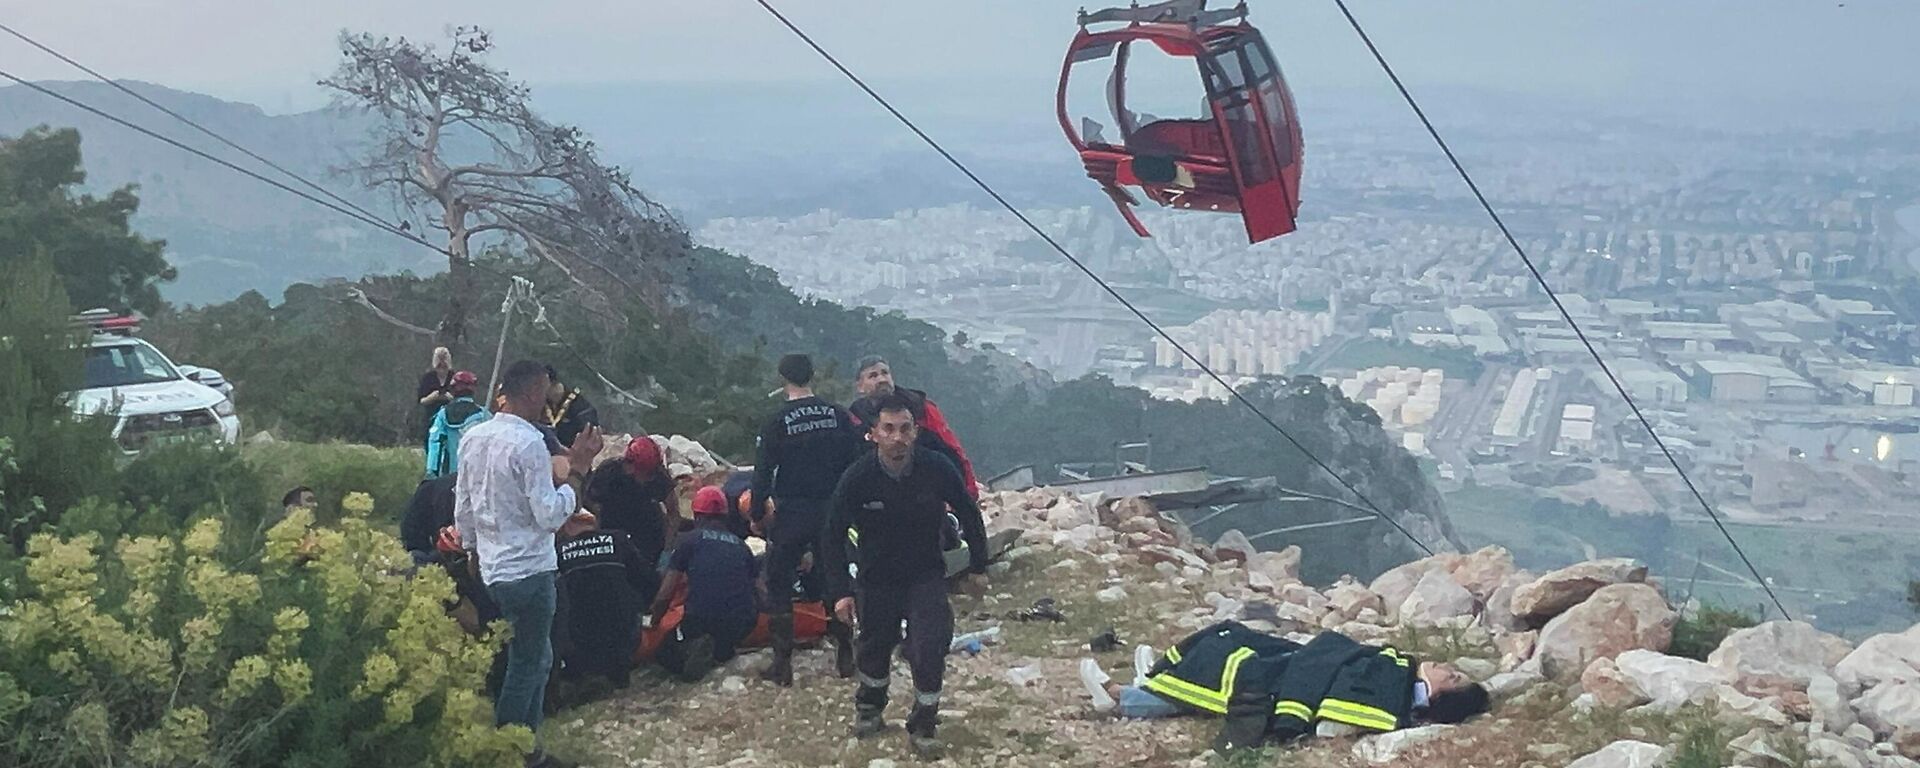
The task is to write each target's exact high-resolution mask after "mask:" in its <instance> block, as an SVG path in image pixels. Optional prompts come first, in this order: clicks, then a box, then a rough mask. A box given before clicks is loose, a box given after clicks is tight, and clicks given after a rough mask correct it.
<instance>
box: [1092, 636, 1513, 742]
mask: <svg viewBox="0 0 1920 768" xmlns="http://www.w3.org/2000/svg"><path fill="white" fill-rule="evenodd" d="M1088 661H1089V662H1090V661H1091V660H1088ZM1081 669H1082V671H1081V679H1082V682H1084V683H1085V684H1087V686H1088V687H1089V692H1091V691H1092V689H1093V688H1094V687H1095V686H1096V685H1100V684H1104V683H1105V681H1104V680H1103V679H1099V678H1103V677H1104V675H1103V674H1102V673H1101V672H1100V671H1099V668H1098V666H1097V665H1094V664H1089V663H1086V662H1083V663H1082V667H1081ZM1096 676H1098V677H1096ZM1142 678H1143V679H1142V680H1140V681H1137V684H1136V685H1131V686H1109V687H1107V688H1106V689H1105V691H1104V692H1105V693H1106V694H1107V695H1108V696H1109V697H1111V698H1112V699H1115V700H1117V711H1118V713H1119V714H1120V716H1122V717H1135V718H1155V717H1171V716H1175V715H1179V714H1184V713H1188V712H1202V713H1207V714H1214V715H1220V716H1222V717H1224V718H1225V722H1224V725H1223V727H1222V730H1221V734H1220V738H1219V740H1218V741H1217V742H1216V746H1217V747H1218V748H1221V749H1230V748H1241V747H1259V746H1261V745H1263V744H1266V743H1269V742H1279V743H1285V742H1289V741H1292V740H1294V739H1298V738H1300V737H1303V736H1306V735H1308V734H1310V733H1312V732H1313V731H1314V729H1315V726H1316V725H1322V726H1324V725H1325V724H1336V725H1337V726H1338V727H1341V728H1345V729H1353V730H1359V731H1362V732H1376V733H1378V732H1386V731H1392V730H1397V729H1401V728H1410V727H1413V725H1414V724H1415V723H1448V724H1453V723H1459V722H1462V721H1465V720H1466V719H1467V718H1469V717H1472V716H1474V715H1478V714H1481V713H1483V712H1486V711H1487V708H1488V703H1489V697H1488V694H1487V690H1486V688H1484V687H1482V686H1480V685H1479V684H1476V683H1474V682H1472V681H1471V680H1469V679H1468V678H1467V676H1466V675H1465V674H1463V673H1462V672H1460V670H1459V669H1457V668H1455V667H1454V666H1452V665H1450V664H1443V663H1439V662H1431V661H1420V660H1418V659H1415V658H1414V657H1412V656H1409V655H1406V654H1402V653H1400V652H1399V651H1397V650H1395V649H1394V648H1393V647H1391V646H1373V645H1366V644H1363V643H1360V642H1358V641H1356V640H1354V639H1352V638H1349V637H1347V636H1346V635H1342V634H1340V633H1338V632H1323V633H1321V634H1319V635H1317V636H1315V637H1314V638H1313V639H1312V640H1310V641H1308V642H1307V643H1306V644H1305V645H1301V644H1299V643H1295V642H1292V641H1290V640H1286V639H1284V638H1279V637H1274V636H1272V635H1268V634H1265V633H1262V632H1259V631H1256V630H1253V629H1251V628H1248V627H1247V626H1246V625H1244V624H1241V623H1239V622H1237V621H1223V622H1220V623H1218V624H1215V625H1213V626H1210V627H1207V628H1205V629H1202V630H1200V631H1198V632H1195V633H1193V634H1191V635H1188V636H1187V637H1186V638H1185V639H1183V640H1181V641H1180V642H1179V644H1177V645H1175V646H1174V647H1173V648H1170V649H1168V650H1167V652H1166V654H1165V655H1164V656H1162V657H1160V658H1159V659H1158V660H1157V661H1156V662H1155V663H1154V664H1153V666H1152V667H1151V668H1150V669H1148V670H1146V671H1145V672H1144V673H1143V674H1142ZM1096 698H1097V697H1096Z"/></svg>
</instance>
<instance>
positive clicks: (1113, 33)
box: [1058, 0, 1301, 243]
mask: <svg viewBox="0 0 1920 768" xmlns="http://www.w3.org/2000/svg"><path fill="white" fill-rule="evenodd" d="M1246 14H1247V8H1246V4H1245V3H1244V2H1243V3H1241V4H1240V5H1238V6H1236V7H1235V8H1233V9H1229V10H1217V11H1208V10H1206V0H1168V2H1163V3H1159V4H1156V5H1150V6H1134V7H1130V8H1110V9H1107V10H1104V11H1098V12H1095V13H1086V12H1084V11H1083V12H1082V13H1081V14H1080V33H1079V34H1078V35H1076V36H1075V37H1074V39H1073V45H1072V47H1070V48H1069V49H1068V50H1067V59H1066V63H1065V64H1063V65H1062V66H1061V70H1060V93H1059V98H1058V109H1059V117H1060V127H1061V129H1062V130H1064V131H1066V133H1067V140H1068V141H1071V142H1073V147H1074V149H1076V150H1078V151H1079V153H1080V162H1081V163H1082V164H1083V165H1085V166H1086V169H1087V175H1088V176H1090V177H1092V178H1093V180H1094V181H1097V182H1100V186H1101V188H1102V189H1104V190H1105V191H1106V193H1107V196H1108V197H1110V198H1112V199H1113V202H1114V205H1115V206H1116V207H1118V208H1119V209H1120V214H1121V215H1122V216H1125V217H1126V219H1127V223H1128V224H1130V225H1132V226H1133V231H1134V232H1135V233H1137V234H1139V235H1140V236H1141V237H1149V236H1150V235H1149V233H1148V232H1147V229H1146V227H1145V226H1144V225H1142V224H1141V223H1140V219H1139V218H1138V217H1137V216H1135V215H1134V212H1133V209H1132V206H1134V205H1138V204H1139V203H1138V200H1136V199H1135V198H1134V196H1133V194H1132V193H1131V192H1129V191H1128V190H1127V189H1126V187H1129V186H1131V187H1138V188H1139V189H1140V190H1141V191H1143V192H1144V193H1145V194H1146V196H1147V197H1148V198H1149V199H1151V200H1153V201H1154V202H1156V203H1159V204H1160V205H1163V206H1166V207H1170V208H1181V209H1193V210H1202V211H1222V212H1232V213H1239V214H1240V217H1241V219H1242V220H1243V221H1244V222H1245V224H1246V228H1247V241H1248V242H1252V243H1257V242H1260V241H1262V240H1266V239H1269V238H1273V237H1278V236H1280V235H1284V234H1286V233H1288V232H1292V231H1293V230H1294V218H1295V217H1296V216H1297V215H1298V214H1299V212H1300V147H1301V141H1300V122H1299V120H1298V119H1297V116H1296V114H1295V112H1294V107H1293V94H1292V93H1291V92H1289V91H1288V90H1287V84H1286V80H1285V79H1284V78H1283V77H1282V76H1281V74H1280V67H1279V65H1278V64H1277V63H1275V62H1274V59H1273V53H1272V51H1270V50H1268V48H1267V43H1266V40H1265V39H1264V38H1262V37H1261V36H1260V31H1259V30H1257V29H1254V28H1253V26H1251V25H1249V24H1247V22H1246ZM1116 22H1117V23H1122V24H1124V26H1120V27H1117V28H1110V29H1105V30H1098V31H1096V30H1092V29H1089V26H1090V25H1096V24H1111V23H1116ZM1148 44H1151V45H1153V46H1154V47H1155V48H1157V49H1158V51H1159V52H1161V53H1164V54H1165V55H1166V56H1169V57H1176V58H1182V59H1192V60H1194V61H1195V62H1196V65H1197V68H1198V73H1199V75H1200V79H1201V82H1202V84H1203V85H1204V87H1205V89H1206V104H1205V110H1206V113H1205V116H1203V117H1199V118H1188V119H1182V118H1173V119H1159V118H1155V117H1153V116H1152V115H1149V114H1143V113H1137V112H1134V111H1132V110H1130V109H1129V108H1128V88H1127V86H1128V83H1129V81H1130V80H1129V72H1128V63H1129V61H1130V59H1131V58H1132V57H1133V54H1134V53H1135V51H1136V49H1138V48H1139V47H1140V46H1144V45H1148ZM1108 62H1111V64H1110V66H1109V65H1108V64H1107V63H1108ZM1076 67H1079V68H1082V69H1081V73H1082V74H1087V73H1089V70H1094V69H1105V70H1107V71H1108V72H1109V74H1108V77H1107V83H1106V85H1107V88H1106V101H1107V105H1106V106H1107V109H1108V114H1107V115H1106V116H1110V117H1111V118H1112V119H1113V120H1114V122H1115V124H1116V125H1117V126H1118V128H1119V130H1118V134H1119V135H1118V136H1117V137H1106V136H1103V135H1101V131H1102V130H1103V128H1104V126H1101V125H1100V124H1099V123H1098V122H1096V121H1094V120H1091V119H1083V120H1082V121H1081V125H1080V126H1078V128H1079V129H1078V130H1076V126H1075V125H1074V122H1073V119H1072V118H1071V117H1070V116H1069V114H1068V85H1069V82H1070V79H1071V78H1072V76H1073V75H1074V74H1075V69H1076Z"/></svg>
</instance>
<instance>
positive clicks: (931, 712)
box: [907, 704, 940, 758]
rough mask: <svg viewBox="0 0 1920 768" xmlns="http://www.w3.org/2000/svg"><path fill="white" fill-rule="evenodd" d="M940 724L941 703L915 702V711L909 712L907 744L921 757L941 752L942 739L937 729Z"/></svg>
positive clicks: (932, 755)
mask: <svg viewBox="0 0 1920 768" xmlns="http://www.w3.org/2000/svg"><path fill="white" fill-rule="evenodd" d="M939 726H940V705H938V704H914V705H913V711H912V712H910V713H908V714H907V746H909V747H911V748H912V749H913V753H914V754H915V755H917V756H919V757H923V758H925V757H934V756H936V755H938V753H939V752H940V739H939V737H938V736H936V735H935V731H937V730H939Z"/></svg>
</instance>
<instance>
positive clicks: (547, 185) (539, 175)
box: [320, 27, 689, 344]
mask: <svg viewBox="0 0 1920 768" xmlns="http://www.w3.org/2000/svg"><path fill="white" fill-rule="evenodd" d="M451 38H452V40H451V43H452V44H451V46H450V48H449V49H448V50H447V51H445V52H442V51H439V50H437V49H435V48H434V47H433V46H431V45H422V44H417V43H414V42H410V41H408V40H407V39H406V38H388V37H376V36H374V35H371V34H366V33H359V34H354V33H346V32H343V33H341V36H340V52H341V55H342V57H343V60H342V61H341V62H340V67H339V69H338V70H337V71H335V72H334V73H333V75H332V76H331V77H328V78H327V79H324V80H321V81H320V84H321V85H322V86H325V87H327V88H330V89H332V90H333V91H334V92H335V98H334V106H335V107H336V108H337V109H342V110H347V111H352V112H358V113H364V114H370V115H372V116H374V117H376V118H378V119H377V121H376V122H375V127H374V129H373V130H374V135H373V139H374V141H373V143H372V146H371V147H370V149H369V151H368V153H367V156H366V157H365V158H363V159H361V160H360V161H358V162H357V163H355V164H354V165H352V166H350V167H348V168H347V169H345V170H347V171H348V172H350V173H353V174H355V175H357V176H358V177H360V178H361V179H362V180H363V181H364V182H365V183H366V184H367V185H368V186H370V187H373V188H376V189H383V190H386V191H388V192H391V193H393V194H394V195H395V196H396V199H397V200H398V201H399V202H400V204H401V206H402V207H403V208H404V209H405V210H406V212H407V213H408V215H409V216H410V217H417V218H418V219H419V220H422V221H424V223H425V226H426V227H428V228H431V229H435V230H439V231H440V232H443V233H445V236H446V252H447V270H448V274H449V277H450V288H449V290H448V295H447V303H446V313H445V315H444V316H443V317H442V318H441V320H440V326H439V329H438V332H437V335H438V337H439V340H440V341H441V342H442V343H449V344H452V343H458V342H460V341H461V340H462V339H463V338H464V337H465V335H466V331H467V316H468V314H469V313H470V312H471V311H472V310H473V308H474V307H473V304H474V301H475V299H477V298H478V292H477V291H476V289H475V284H474V275H473V268H474V267H473V256H474V253H475V249H476V248H484V247H486V246H487V245H488V244H494V243H497V244H499V245H501V246H503V247H506V248H509V249H512V250H513V251H515V252H517V253H521V254H524V255H525V256H526V257H528V258H531V259H535V260H538V261H540V262H544V263H546V264H549V265H551V266H552V267H553V268H555V269H556V270H557V271H558V273H560V274H561V275H564V276H565V279H566V280H567V281H568V282H570V283H571V284H572V286H573V287H574V288H575V289H576V290H577V293H578V294H579V295H580V296H581V297H582V299H581V303H582V304H584V305H585V306H587V307H588V308H590V309H593V310H595V311H596V312H597V313H599V314H600V315H602V316H603V317H609V318H616V319H618V318H624V315H623V314H622V313H621V310H620V308H621V307H622V306H631V304H630V302H633V301H638V302H640V303H641V304H642V305H644V306H645V307H646V308H647V309H648V310H649V311H650V312H652V313H654V314H655V315H656V316H657V315H660V314H664V313H665V311H666V309H667V306H666V290H665V286H666V282H667V281H666V275H667V270H666V268H665V262H666V261H668V260H670V259H672V258H675V257H677V256H679V255H682V254H684V253H685V252H686V250H687V249H688V247H689V239H688V237H687V234H686V230H685V228H684V227H683V226H681V224H680V223H679V222H678V221H677V220H675V219H674V217H673V216H672V214H671V213H669V212H668V211H667V209H666V208H665V207H663V206H661V205H660V204H659V203H657V202H655V201H653V200H652V199H650V198H648V197H647V196H646V195H645V194H643V193H641V192H640V191H639V190H638V189H635V188H634V186H633V184H632V182H631V179H630V177H629V176H628V174H627V172H626V171H623V170H621V169H620V168H618V167H616V166H612V165H608V164H606V163H604V162H602V161H601V159H600V157H599V153H598V151H597V149H596V148H595V146H594V143H593V141H592V140H590V139H588V138H587V137H586V136H585V134H583V133H582V132H581V131H580V129H579V128H576V127H573V126H568V125H559V124H555V123H550V122H548V121H546V120H545V119H542V118H541V117H540V116H539V114H537V113H535V112H534V110H533V108H532V106H531V104H530V93H529V91H528V89H527V87H526V85H524V84H522V83H519V82H515V81H514V80H512V79H511V78H509V77H508V73H507V72H505V71H504V70H500V69H496V68H494V67H492V66H489V65H488V64H487V63H486V62H485V61H484V60H483V59H484V58H485V56H486V54H487V52H488V51H490V50H492V48H493V43H492V40H491V38H490V37H489V36H488V34H487V32H486V31H484V30H481V29H479V28H476V27H460V28H457V29H455V30H453V32H452V34H451ZM403 226H407V225H404V224H403Z"/></svg>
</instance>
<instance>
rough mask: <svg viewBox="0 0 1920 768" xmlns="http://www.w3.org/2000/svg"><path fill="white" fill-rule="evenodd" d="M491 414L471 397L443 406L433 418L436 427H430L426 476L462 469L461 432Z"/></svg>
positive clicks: (431, 476) (449, 473) (441, 475)
mask: <svg viewBox="0 0 1920 768" xmlns="http://www.w3.org/2000/svg"><path fill="white" fill-rule="evenodd" d="M491 416H492V414H489V413H487V409H485V408H482V407H480V404H479V403H476V402H474V401H473V398H471V397H462V398H459V399H457V400H454V401H453V402H451V403H447V406H446V407H445V408H441V409H440V412H439V413H437V414H435V415H434V417H433V426H432V427H431V428H429V429H428V430H427V477H429V478H433V477H444V476H446V475H451V474H453V473H455V472H458V471H460V435H462V434H464V433H465V432H466V430H467V428H468V427H471V426H473V425H475V424H479V423H480V422H483V421H486V420H487V419H488V418H490V417H491Z"/></svg>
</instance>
